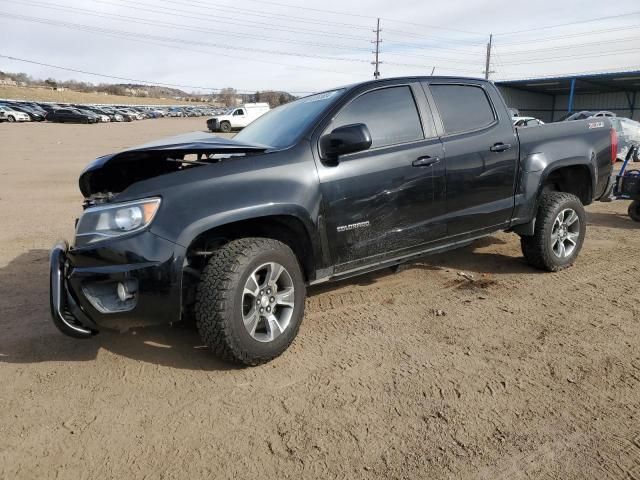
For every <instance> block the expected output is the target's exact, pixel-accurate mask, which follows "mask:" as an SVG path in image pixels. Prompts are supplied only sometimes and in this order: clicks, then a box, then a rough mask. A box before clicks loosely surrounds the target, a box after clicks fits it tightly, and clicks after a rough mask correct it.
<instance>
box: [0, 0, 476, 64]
mask: <svg viewBox="0 0 640 480" xmlns="http://www.w3.org/2000/svg"><path fill="white" fill-rule="evenodd" d="M13 2H14V3H16V2H18V3H23V4H26V5H32V6H36V7H43V8H48V9H52V10H58V11H72V12H76V13H80V14H81V15H87V16H92V17H96V18H106V19H115V20H120V21H125V22H130V23H134V24H142V25H149V26H154V27H159V26H169V27H175V28H180V29H182V30H186V31H193V32H204V33H210V34H213V35H228V36H238V37H241V38H249V39H257V40H265V41H267V42H274V43H288V44H293V45H308V46H313V47H320V48H331V49H338V50H349V51H352V52H355V51H358V52H369V49H366V48H357V47H352V46H349V45H338V44H325V43H314V42H306V41H302V40H293V39H282V38H277V37H270V36H261V35H252V34H245V33H236V32H230V31H226V30H211V29H203V28H194V27H192V26H190V25H185V24H179V23H172V22H164V21H159V20H155V21H150V20H147V19H144V18H140V17H132V16H128V15H117V14H111V13H95V12H94V11H92V10H86V9H83V8H77V7H74V8H70V7H66V6H64V5H60V4H55V3H54V4H43V3H40V2H37V1H33V0H13ZM386 54H387V55H392V56H401V57H412V58H420V59H423V60H428V61H443V62H451V63H457V64H463V65H471V64H475V62H473V61H469V60H459V59H453V58H443V57H431V56H425V55H416V54H410V53H399V52H386ZM473 55H474V56H476V55H477V54H473Z"/></svg>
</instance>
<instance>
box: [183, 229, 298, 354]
mask: <svg viewBox="0 0 640 480" xmlns="http://www.w3.org/2000/svg"><path fill="white" fill-rule="evenodd" d="M305 295H306V293H305V284H304V278H303V275H302V271H301V269H300V265H299V263H298V260H297V258H296V257H295V255H294V253H293V252H292V251H291V249H290V248H289V247H288V246H286V245H285V244H283V243H281V242H278V241H276V240H271V239H267V238H244V239H240V240H234V241H232V242H229V243H227V244H226V245H224V246H222V247H221V248H219V249H218V250H216V252H215V253H214V254H213V256H212V257H211V258H210V259H209V262H208V264H207V266H206V267H205V269H204V271H203V272H202V276H201V280H200V284H199V285H198V290H197V299H196V306H195V316H196V323H197V326H198V330H199V332H200V336H201V337H202V340H203V341H204V342H205V343H206V344H207V345H208V346H209V347H210V348H211V349H212V350H213V351H214V352H215V353H216V354H217V355H218V356H219V357H221V358H223V359H225V360H229V361H233V362H236V363H242V364H245V365H258V364H260V363H264V362H267V361H269V360H271V359H273V358H275V357H277V356H278V355H280V354H281V353H282V352H284V351H285V350H286V349H287V347H288V346H289V345H290V344H291V342H292V341H293V339H294V338H295V336H296V334H297V333H298V328H299V326H300V323H301V321H302V317H303V315H304V300H305Z"/></svg>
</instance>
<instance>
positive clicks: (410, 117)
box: [326, 85, 424, 148]
mask: <svg viewBox="0 0 640 480" xmlns="http://www.w3.org/2000/svg"><path fill="white" fill-rule="evenodd" d="M353 123H364V124H365V125H366V126H367V128H368V129H369V132H370V133H371V140H372V144H371V148H376V147H385V146H388V145H396V144H399V143H407V142H414V141H417V140H422V139H424V133H423V131H422V125H421V123H420V116H419V115H418V109H417V108H416V102H415V100H414V98H413V94H412V93H411V88H410V87H408V86H404V85H403V86H399V87H388V88H381V89H378V90H373V91H371V92H367V93H365V94H363V95H360V96H359V97H357V98H356V99H355V100H353V101H352V102H351V103H349V104H347V106H345V107H344V108H343V109H342V110H341V111H340V113H338V115H337V116H336V118H334V119H333V121H332V122H331V124H330V126H329V128H328V129H327V132H326V133H329V132H331V131H332V130H333V129H334V128H338V127H342V126H344V125H351V124H353Z"/></svg>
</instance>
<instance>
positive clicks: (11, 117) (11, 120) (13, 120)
mask: <svg viewBox="0 0 640 480" xmlns="http://www.w3.org/2000/svg"><path fill="white" fill-rule="evenodd" d="M7 119H8V120H9V121H10V122H15V121H16V119H15V118H14V116H13V115H9V116H8V117H7Z"/></svg>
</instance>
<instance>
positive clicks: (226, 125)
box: [207, 103, 270, 133]
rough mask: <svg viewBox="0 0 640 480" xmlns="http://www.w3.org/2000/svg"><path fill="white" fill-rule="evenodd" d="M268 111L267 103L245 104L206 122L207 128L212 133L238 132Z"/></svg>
mask: <svg viewBox="0 0 640 480" xmlns="http://www.w3.org/2000/svg"><path fill="white" fill-rule="evenodd" d="M269 110H270V107H269V104H268V103H245V104H243V105H240V106H239V107H236V108H229V109H228V110H227V111H226V112H224V113H223V114H222V115H216V116H215V117H212V118H210V119H209V120H207V128H208V129H209V130H210V131H212V132H225V133H228V132H230V131H231V130H240V129H242V128H244V127H246V126H247V125H249V124H250V123H251V122H253V121H254V120H255V119H256V118H258V117H260V116H262V115H264V114H265V113H267V112H268V111H269Z"/></svg>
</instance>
